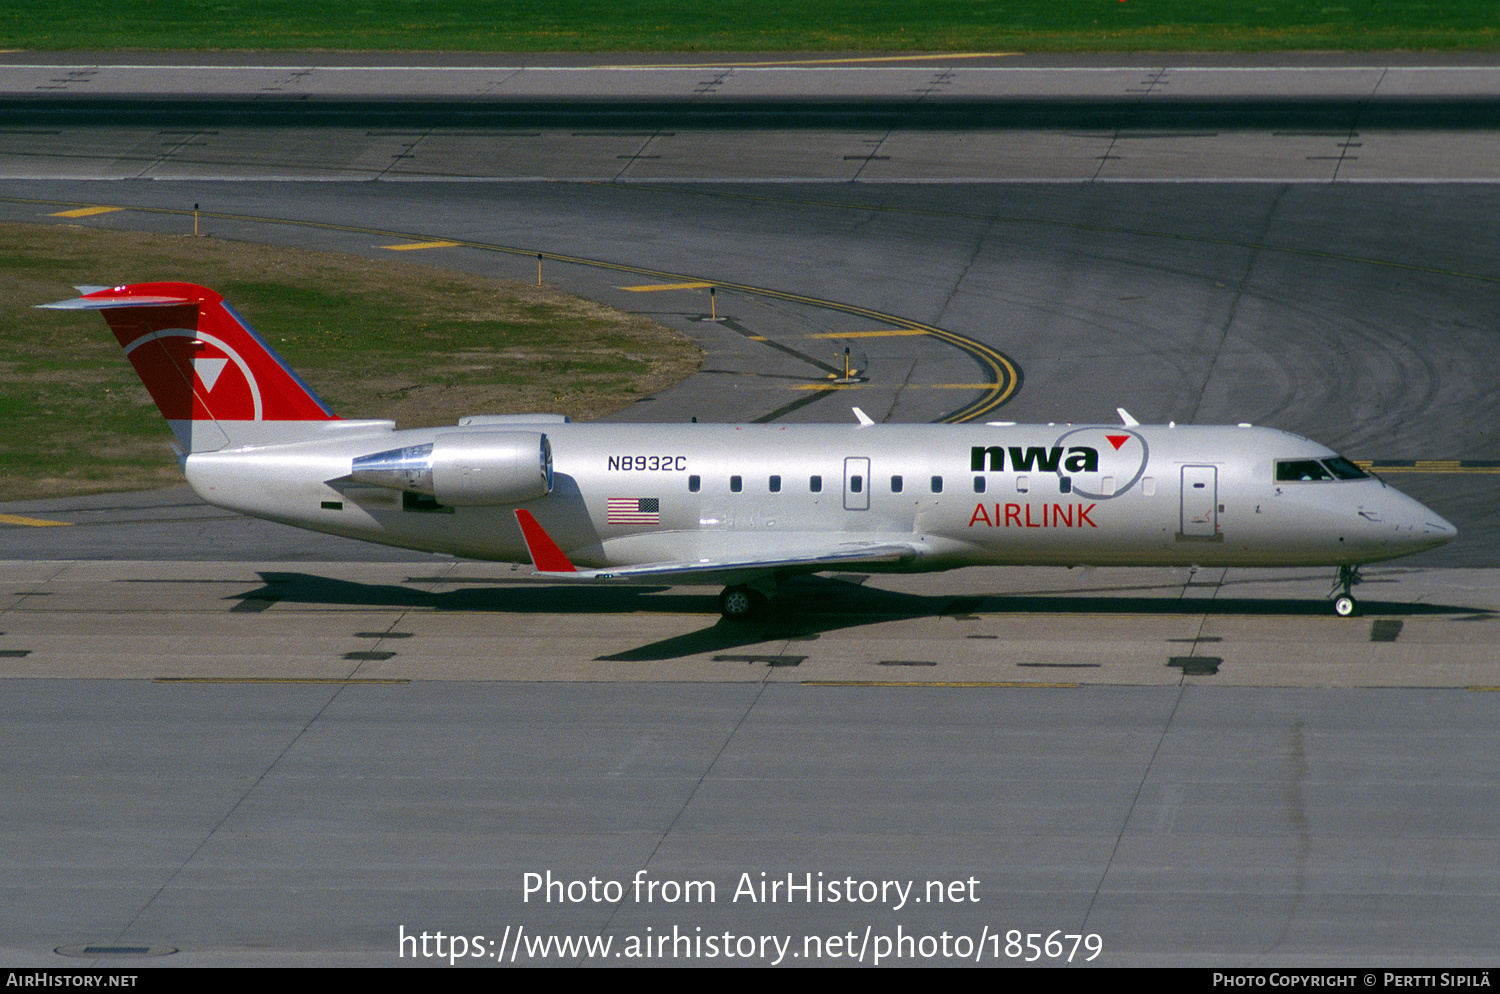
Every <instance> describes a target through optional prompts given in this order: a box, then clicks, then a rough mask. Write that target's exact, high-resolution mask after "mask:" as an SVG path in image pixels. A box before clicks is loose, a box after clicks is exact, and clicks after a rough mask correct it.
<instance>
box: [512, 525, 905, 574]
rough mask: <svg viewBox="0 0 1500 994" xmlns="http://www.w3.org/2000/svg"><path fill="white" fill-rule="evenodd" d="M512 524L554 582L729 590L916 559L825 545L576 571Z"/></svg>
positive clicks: (883, 548)
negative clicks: (792, 575)
mask: <svg viewBox="0 0 1500 994" xmlns="http://www.w3.org/2000/svg"><path fill="white" fill-rule="evenodd" d="M516 520H517V522H519V523H520V525H521V533H522V535H523V536H524V537H525V539H526V547H527V549H528V550H529V551H530V553H531V561H532V563H533V564H535V566H536V570H537V575H538V576H541V577H545V578H547V579H549V580H550V579H556V580H628V581H638V582H639V581H653V580H654V581H658V582H661V583H675V582H686V583H704V584H721V583H722V584H726V585H733V584H736V583H744V582H746V581H748V580H753V579H755V578H756V577H761V576H765V575H766V574H768V573H778V572H781V571H783V570H794V571H798V572H806V573H816V572H818V571H820V570H839V569H850V568H857V567H859V566H874V565H878V564H886V563H899V562H902V561H905V560H910V559H915V558H916V557H917V554H918V550H917V548H916V546H915V545H911V544H906V543H901V542H860V541H852V542H851V541H845V542H833V541H830V542H829V543H828V544H826V545H820V546H810V547H808V548H806V549H796V550H782V551H778V552H777V553H775V554H773V555H763V556H756V555H746V556H739V557H729V558H725V559H695V560H684V561H681V562H662V563H646V564H644V565H640V566H611V567H608V568H606V569H591V570H581V569H578V568H577V567H575V566H574V565H573V564H572V563H571V562H569V561H568V557H567V556H566V555H565V554H564V553H563V551H562V550H561V549H559V548H558V547H557V545H556V543H554V542H553V541H552V538H551V536H549V535H548V534H547V532H546V531H545V530H544V529H543V528H542V526H541V524H540V523H538V522H537V520H536V518H535V517H533V516H532V514H531V512H530V511H526V510H524V509H519V510H517V511H516Z"/></svg>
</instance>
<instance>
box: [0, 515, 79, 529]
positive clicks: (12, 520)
mask: <svg viewBox="0 0 1500 994" xmlns="http://www.w3.org/2000/svg"><path fill="white" fill-rule="evenodd" d="M72 523H73V522H71V521H47V520H44V519H42V518H23V517H21V516H20V515H19V514H0V525H25V526H26V527H27V528H58V527H62V526H64V525H71V524H72Z"/></svg>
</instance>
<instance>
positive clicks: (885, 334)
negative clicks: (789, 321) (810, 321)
mask: <svg viewBox="0 0 1500 994" xmlns="http://www.w3.org/2000/svg"><path fill="white" fill-rule="evenodd" d="M925 334H927V332H926V331H923V330H921V329H919V328H902V329H901V330H899V331H830V332H828V333H827V334H824V335H808V336H807V337H808V338H906V337H909V336H911V335H925Z"/></svg>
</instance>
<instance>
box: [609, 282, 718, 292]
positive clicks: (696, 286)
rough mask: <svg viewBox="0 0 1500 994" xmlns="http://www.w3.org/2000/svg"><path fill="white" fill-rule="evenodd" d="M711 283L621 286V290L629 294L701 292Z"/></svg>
mask: <svg viewBox="0 0 1500 994" xmlns="http://www.w3.org/2000/svg"><path fill="white" fill-rule="evenodd" d="M713 285H714V284H712V283H647V284H646V285H645V286H622V287H620V289H621V290H629V291H630V292H631V293H650V292H651V291H653V290H702V289H705V288H707V287H711V286H713Z"/></svg>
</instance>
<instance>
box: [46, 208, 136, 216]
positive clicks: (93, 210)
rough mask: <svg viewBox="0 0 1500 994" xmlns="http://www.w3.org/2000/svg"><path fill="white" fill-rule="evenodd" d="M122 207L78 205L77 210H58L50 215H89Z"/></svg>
mask: <svg viewBox="0 0 1500 994" xmlns="http://www.w3.org/2000/svg"><path fill="white" fill-rule="evenodd" d="M124 209H125V208H123V207H80V208H78V209H77V210H71V211H58V212H57V213H56V214H53V215H51V216H52V217H91V216H93V215H95V214H108V213H109V212H110V211H122V210H124Z"/></svg>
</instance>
